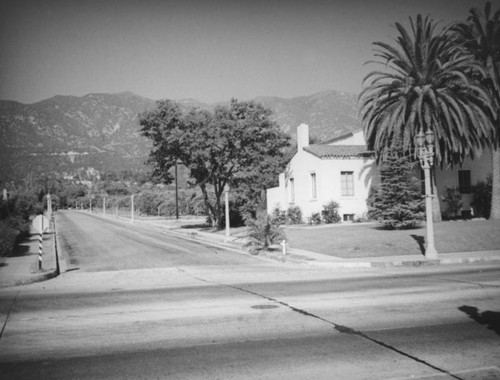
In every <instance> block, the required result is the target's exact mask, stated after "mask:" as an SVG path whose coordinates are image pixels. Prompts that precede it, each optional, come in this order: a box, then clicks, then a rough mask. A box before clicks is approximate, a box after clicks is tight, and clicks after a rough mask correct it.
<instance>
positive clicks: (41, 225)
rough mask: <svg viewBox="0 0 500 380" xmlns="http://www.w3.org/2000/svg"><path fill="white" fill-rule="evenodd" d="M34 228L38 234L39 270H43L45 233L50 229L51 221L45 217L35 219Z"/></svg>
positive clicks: (40, 216) (39, 216)
mask: <svg viewBox="0 0 500 380" xmlns="http://www.w3.org/2000/svg"><path fill="white" fill-rule="evenodd" d="M33 228H34V229H35V231H36V232H37V233H38V269H40V270H41V269H42V253H43V233H44V232H45V231H46V230H47V228H49V220H48V219H47V217H46V216H44V215H38V216H37V217H36V218H35V219H33Z"/></svg>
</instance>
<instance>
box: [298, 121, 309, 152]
mask: <svg viewBox="0 0 500 380" xmlns="http://www.w3.org/2000/svg"><path fill="white" fill-rule="evenodd" d="M306 146H309V125H307V124H304V123H302V124H300V125H299V126H298V127H297V148H298V150H299V151H300V150H302V148H304V147H306Z"/></svg>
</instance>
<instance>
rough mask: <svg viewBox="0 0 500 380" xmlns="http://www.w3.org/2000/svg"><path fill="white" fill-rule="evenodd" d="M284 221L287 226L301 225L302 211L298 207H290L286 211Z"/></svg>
mask: <svg viewBox="0 0 500 380" xmlns="http://www.w3.org/2000/svg"><path fill="white" fill-rule="evenodd" d="M286 219H287V222H288V224H301V223H302V211H301V210H300V207H299V206H290V207H289V208H288V210H287V211H286Z"/></svg>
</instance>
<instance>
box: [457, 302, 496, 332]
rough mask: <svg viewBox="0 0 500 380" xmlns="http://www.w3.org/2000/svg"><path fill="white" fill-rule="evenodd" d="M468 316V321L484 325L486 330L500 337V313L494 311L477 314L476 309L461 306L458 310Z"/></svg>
mask: <svg viewBox="0 0 500 380" xmlns="http://www.w3.org/2000/svg"><path fill="white" fill-rule="evenodd" d="M458 310H460V311H463V312H464V313H465V314H467V315H468V316H469V318H470V319H472V320H474V321H476V322H477V323H479V324H481V325H485V326H486V327H487V328H488V329H490V330H492V331H494V332H495V333H496V334H497V335H500V313H499V312H496V311H489V310H488V311H483V312H482V313H479V312H478V309H477V307H474V306H467V305H463V306H460V307H459V308H458Z"/></svg>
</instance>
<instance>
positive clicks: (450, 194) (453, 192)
mask: <svg viewBox="0 0 500 380" xmlns="http://www.w3.org/2000/svg"><path fill="white" fill-rule="evenodd" d="M443 201H444V202H445V203H446V204H447V205H448V208H447V209H446V212H445V217H447V218H448V219H450V218H452V219H454V218H456V217H457V216H458V210H460V208H461V207H462V204H463V203H462V196H461V195H460V191H459V190H458V188H450V187H447V188H446V196H444V197H443Z"/></svg>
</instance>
